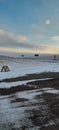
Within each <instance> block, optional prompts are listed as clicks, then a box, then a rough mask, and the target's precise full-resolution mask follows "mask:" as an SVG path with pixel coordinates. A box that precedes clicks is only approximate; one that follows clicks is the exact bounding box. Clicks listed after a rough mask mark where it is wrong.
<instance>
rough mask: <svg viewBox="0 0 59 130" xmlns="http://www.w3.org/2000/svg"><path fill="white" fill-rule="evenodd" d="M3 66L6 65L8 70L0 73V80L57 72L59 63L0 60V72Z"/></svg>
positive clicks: (24, 59)
mask: <svg viewBox="0 0 59 130" xmlns="http://www.w3.org/2000/svg"><path fill="white" fill-rule="evenodd" d="M3 65H8V67H9V68H10V71H9V72H0V80H2V79H6V78H12V77H18V76H23V75H26V74H32V73H41V72H49V71H51V72H59V61H55V62H54V61H53V60H52V61H50V60H49V61H44V60H42V61H41V60H39V59H36V58H35V59H32V58H30V59H28V58H27V59H26V58H23V59H22V58H19V59H17V58H15V59H12V58H9V59H1V58H0V70H1V68H2V66H3Z"/></svg>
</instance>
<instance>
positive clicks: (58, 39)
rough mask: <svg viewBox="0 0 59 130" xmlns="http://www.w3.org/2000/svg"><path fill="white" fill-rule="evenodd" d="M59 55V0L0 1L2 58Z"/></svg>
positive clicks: (0, 46)
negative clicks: (28, 54)
mask: <svg viewBox="0 0 59 130" xmlns="http://www.w3.org/2000/svg"><path fill="white" fill-rule="evenodd" d="M3 53H4V54H5V53H16V54H18V53H39V54H59V0H0V54H3Z"/></svg>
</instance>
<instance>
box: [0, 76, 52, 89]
mask: <svg viewBox="0 0 59 130" xmlns="http://www.w3.org/2000/svg"><path fill="white" fill-rule="evenodd" d="M50 79H52V78H43V79H34V80H24V81H18V82H10V83H8V82H2V83H0V88H11V87H15V86H18V85H22V84H24V85H26V84H27V83H28V82H34V81H39V80H40V81H41V80H50Z"/></svg>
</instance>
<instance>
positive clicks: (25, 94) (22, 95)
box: [15, 88, 59, 100]
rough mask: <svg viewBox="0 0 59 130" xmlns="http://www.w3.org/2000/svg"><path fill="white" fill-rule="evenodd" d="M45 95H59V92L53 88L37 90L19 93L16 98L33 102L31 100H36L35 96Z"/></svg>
mask: <svg viewBox="0 0 59 130" xmlns="http://www.w3.org/2000/svg"><path fill="white" fill-rule="evenodd" d="M42 90H43V91H42ZM43 93H52V94H59V90H56V89H53V88H42V89H37V90H30V91H24V92H17V93H16V94H15V97H17V98H27V99H30V100H31V99H33V98H34V96H36V95H41V94H43Z"/></svg>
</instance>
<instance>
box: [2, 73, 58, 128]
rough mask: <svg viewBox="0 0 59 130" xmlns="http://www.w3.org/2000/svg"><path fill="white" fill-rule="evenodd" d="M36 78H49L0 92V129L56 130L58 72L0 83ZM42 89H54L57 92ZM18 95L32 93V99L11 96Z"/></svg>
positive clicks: (32, 75) (31, 75) (6, 80)
mask: <svg viewBox="0 0 59 130" xmlns="http://www.w3.org/2000/svg"><path fill="white" fill-rule="evenodd" d="M40 78H52V79H50V80H43V81H35V82H29V83H27V84H26V85H21V86H20V85H19V86H16V87H14V86H13V87H11V88H3V89H2V88H1V89H0V130H59V93H58V92H59V73H56V72H55V73H52V72H49V73H41V74H30V75H26V76H23V77H18V78H11V79H5V80H2V81H0V82H14V81H15V82H16V81H22V80H29V79H40ZM43 88H47V90H49V88H51V90H52V89H53V91H54V90H55V91H56V90H57V93H56V92H55V93H53V92H47V91H44V89H43ZM21 92H24V93H26V92H27V94H28V95H29V94H31V95H33V93H34V96H33V97H32V98H31V97H30V98H28V97H22V96H23V95H22V96H20V97H18V96H15V95H16V94H17V93H21Z"/></svg>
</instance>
